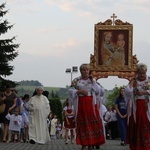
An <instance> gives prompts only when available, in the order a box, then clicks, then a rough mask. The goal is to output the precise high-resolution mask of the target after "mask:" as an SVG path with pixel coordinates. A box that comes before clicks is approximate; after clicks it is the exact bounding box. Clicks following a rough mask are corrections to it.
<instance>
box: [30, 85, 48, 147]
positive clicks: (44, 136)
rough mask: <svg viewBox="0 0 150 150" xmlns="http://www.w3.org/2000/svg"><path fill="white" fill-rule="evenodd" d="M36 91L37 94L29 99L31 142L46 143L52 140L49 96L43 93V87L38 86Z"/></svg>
mask: <svg viewBox="0 0 150 150" xmlns="http://www.w3.org/2000/svg"><path fill="white" fill-rule="evenodd" d="M36 92H37V94H36V95H35V96H33V97H31V99H30V100H29V107H28V109H29V113H30V115H29V140H30V143H31V144H35V142H37V143H39V144H45V143H46V142H48V141H50V135H49V131H48V127H47V117H48V115H49V113H50V105H49V100H48V99H47V97H46V96H44V95H42V92H43V87H41V86H39V87H37V88H36Z"/></svg>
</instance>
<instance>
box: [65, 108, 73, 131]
mask: <svg viewBox="0 0 150 150" xmlns="http://www.w3.org/2000/svg"><path fill="white" fill-rule="evenodd" d="M67 113H72V110H71V109H67ZM64 127H65V128H67V129H74V128H75V117H71V118H68V117H65V118H64Z"/></svg>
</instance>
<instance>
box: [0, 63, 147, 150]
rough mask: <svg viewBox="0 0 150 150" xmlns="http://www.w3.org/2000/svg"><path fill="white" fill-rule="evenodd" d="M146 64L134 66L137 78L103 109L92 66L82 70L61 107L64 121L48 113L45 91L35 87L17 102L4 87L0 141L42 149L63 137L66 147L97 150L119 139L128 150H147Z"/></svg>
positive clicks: (16, 98)
mask: <svg viewBox="0 0 150 150" xmlns="http://www.w3.org/2000/svg"><path fill="white" fill-rule="evenodd" d="M146 72H147V65H145V64H142V63H140V64H138V65H137V74H136V76H135V77H134V78H133V80H131V81H130V82H129V84H128V85H127V86H126V87H121V88H120V90H119V94H118V96H117V97H116V98H115V99H114V104H113V105H112V106H110V105H109V106H107V107H106V106H105V105H104V104H105V103H104V91H105V90H104V88H103V87H102V86H101V85H100V84H99V83H98V82H97V81H96V80H95V79H94V78H93V77H92V76H91V75H90V66H89V65H88V64H82V65H81V66H80V73H81V76H80V77H77V78H75V79H74V80H73V81H72V84H71V86H70V87H69V90H68V92H69V97H68V98H66V101H65V104H64V105H63V106H64V107H63V112H62V114H63V121H62V122H61V120H60V119H59V118H57V115H56V114H53V113H52V112H51V109H50V102H49V100H48V94H49V93H48V91H44V89H43V87H41V86H39V87H37V88H36V90H35V92H34V94H33V96H32V97H31V98H30V97H29V95H28V94H25V95H24V96H23V97H19V98H18V97H17V91H16V90H15V89H12V87H11V85H7V86H6V89H5V91H3V92H2V93H1V96H0V105H2V104H5V108H4V111H3V112H0V127H1V128H3V134H2V135H3V137H2V141H3V142H6V143H9V142H29V143H31V144H35V143H38V144H45V143H47V142H49V141H50V140H56V139H60V138H64V139H65V140H64V144H69V143H71V144H73V143H74V140H75V141H76V144H78V145H81V149H82V150H87V149H88V150H93V149H95V148H96V149H99V148H100V146H101V145H102V144H105V142H106V139H109V140H115V139H120V145H121V146H125V145H127V144H129V148H130V150H149V149H150V101H149V95H150V77H148V76H147V74H146Z"/></svg>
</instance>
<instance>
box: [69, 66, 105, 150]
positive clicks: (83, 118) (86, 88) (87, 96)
mask: <svg viewBox="0 0 150 150" xmlns="http://www.w3.org/2000/svg"><path fill="white" fill-rule="evenodd" d="M80 72H81V76H80V77H78V78H76V79H74V80H73V82H72V85H71V87H70V89H69V96H70V99H71V100H73V104H74V106H75V112H76V116H75V117H76V143H77V144H80V145H82V150H86V146H88V150H92V146H93V145H101V144H104V143H105V137H104V131H103V124H102V119H101V118H100V114H99V110H98V108H97V105H96V94H99V85H98V84H97V83H96V80H94V79H93V78H92V76H90V75H89V72H90V66H89V65H88V64H82V65H81V66H80Z"/></svg>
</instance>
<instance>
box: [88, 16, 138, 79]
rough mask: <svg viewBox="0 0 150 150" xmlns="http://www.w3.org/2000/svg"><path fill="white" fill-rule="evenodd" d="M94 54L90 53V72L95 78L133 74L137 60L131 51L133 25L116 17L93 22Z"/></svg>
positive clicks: (129, 77)
mask: <svg viewBox="0 0 150 150" xmlns="http://www.w3.org/2000/svg"><path fill="white" fill-rule="evenodd" d="M94 32H95V33H94V55H92V54H91V55H90V66H91V74H92V75H93V76H94V77H95V78H96V79H99V78H107V77H108V76H118V77H119V78H124V79H128V80H130V79H131V78H133V77H134V76H135V73H136V70H137V63H138V60H137V58H136V55H134V56H133V55H132V52H133V49H132V47H133V25H132V24H130V23H128V22H123V21H121V20H120V19H117V16H116V15H115V14H113V15H112V16H111V19H107V20H106V21H105V22H98V23H97V24H95V31H94Z"/></svg>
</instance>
